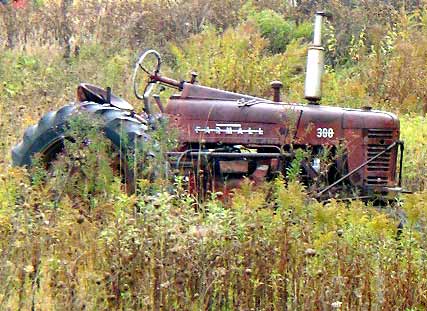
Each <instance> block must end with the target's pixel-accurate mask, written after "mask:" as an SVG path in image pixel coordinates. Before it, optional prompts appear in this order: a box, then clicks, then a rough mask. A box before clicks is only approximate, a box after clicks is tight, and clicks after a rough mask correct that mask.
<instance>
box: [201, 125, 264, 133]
mask: <svg viewBox="0 0 427 311" xmlns="http://www.w3.org/2000/svg"><path fill="white" fill-rule="evenodd" d="M194 132H196V134H199V133H204V134H225V135H233V134H237V135H244V134H248V135H264V130H263V129H262V128H260V127H259V128H258V129H253V128H251V127H248V128H242V125H241V124H232V123H230V124H229V123H217V124H215V127H212V128H211V127H209V126H206V127H201V126H196V127H195V128H194Z"/></svg>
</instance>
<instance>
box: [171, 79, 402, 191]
mask: <svg viewBox="0 0 427 311" xmlns="http://www.w3.org/2000/svg"><path fill="white" fill-rule="evenodd" d="M165 113H166V114H168V115H169V120H170V126H171V128H174V129H177V134H178V137H179V141H180V145H181V146H180V149H179V152H184V151H185V152H189V153H188V154H187V156H184V158H185V159H186V160H187V165H188V166H189V167H192V168H191V171H194V165H196V167H201V166H203V165H201V162H200V161H201V158H200V156H195V155H196V154H199V155H200V154H202V155H203V157H202V158H203V161H205V162H206V163H205V164H208V163H209V165H210V172H209V173H205V174H210V175H211V176H209V177H205V178H206V179H207V180H209V185H210V186H211V187H212V186H215V188H216V190H220V191H224V189H223V188H224V185H225V184H227V187H228V188H234V187H235V186H238V185H239V184H240V183H241V182H242V180H243V179H244V178H245V177H247V178H249V179H251V180H253V181H254V182H260V181H264V180H268V179H269V178H271V177H272V176H275V175H277V174H279V173H280V174H283V175H286V174H287V168H288V167H289V166H290V165H291V163H292V161H294V160H295V157H296V153H297V150H303V151H304V156H303V160H302V161H301V175H302V179H303V180H304V181H305V182H306V184H307V186H308V187H309V188H310V189H311V190H313V191H317V192H318V191H320V190H322V189H325V188H326V187H328V186H330V185H332V184H333V183H334V182H336V181H338V180H339V179H340V178H342V177H345V176H346V175H347V174H349V176H347V177H346V178H345V180H343V181H342V182H340V183H339V184H337V185H334V186H333V187H331V188H330V189H328V191H327V193H328V196H331V195H336V194H339V193H340V192H342V191H343V190H344V189H345V188H346V187H347V188H352V189H353V190H352V191H354V189H355V188H357V189H358V192H359V195H361V196H367V195H371V194H374V193H386V192H387V191H388V190H387V189H391V188H395V187H396V186H397V178H396V161H397V157H398V154H397V149H398V146H397V145H396V146H393V147H392V148H390V149H389V150H386V149H387V148H388V147H389V146H391V145H392V144H393V143H395V142H397V141H398V139H399V121H398V120H397V118H396V116H395V115H393V114H391V113H385V112H380V111H373V110H369V109H360V110H358V109H344V108H336V107H327V106H320V105H301V104H287V103H276V102H273V101H269V100H265V99H261V98H256V97H250V96H247V95H243V94H237V93H231V92H225V91H220V90H215V89H211V88H207V87H203V86H198V85H193V84H189V83H185V84H184V88H183V91H182V93H181V95H179V96H178V95H177V96H173V97H172V98H171V99H170V101H169V103H168V105H167V107H166V111H165ZM328 152H329V154H327V153H328ZM381 152H382V154H380V153H381ZM378 154H380V155H379V156H378V157H376V156H377V155H378ZM191 155H192V156H191ZM374 157H376V158H374ZM184 158H183V159H184ZM372 158H374V159H373V160H372ZM183 159H182V160H183ZM371 160H372V161H371ZM328 161H329V162H330V163H327V162H328ZM184 162H185V161H183V162H182V163H180V164H183V163H184ZM366 162H368V163H366ZM209 165H208V166H209ZM208 166H206V167H208ZM214 175H215V176H214ZM205 190H207V189H205ZM325 194H326V192H325Z"/></svg>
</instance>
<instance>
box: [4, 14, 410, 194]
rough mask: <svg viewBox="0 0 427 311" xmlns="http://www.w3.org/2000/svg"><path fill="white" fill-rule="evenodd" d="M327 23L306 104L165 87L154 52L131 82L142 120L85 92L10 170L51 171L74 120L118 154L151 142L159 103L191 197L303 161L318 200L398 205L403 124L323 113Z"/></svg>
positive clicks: (30, 138)
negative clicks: (123, 147) (78, 115)
mask: <svg viewBox="0 0 427 311" xmlns="http://www.w3.org/2000/svg"><path fill="white" fill-rule="evenodd" d="M325 16H327V14H325V13H323V12H317V13H316V17H315V23H314V25H315V27H314V38H313V42H312V44H311V45H310V47H309V49H308V58H307V73H306V81H305V98H306V99H307V100H308V104H293V103H284V102H281V99H280V87H281V83H280V82H278V81H275V82H272V83H271V85H272V88H273V93H274V96H273V100H268V99H262V98H257V97H253V96H248V95H244V94H238V93H232V92H228V91H224V90H220V89H214V88H210V87H206V86H201V85H198V83H197V81H196V77H197V76H196V74H194V75H192V78H191V81H176V80H174V79H171V78H167V77H165V76H162V75H161V74H160V67H161V58H160V55H159V53H158V52H156V51H155V50H149V51H146V52H145V53H143V54H142V55H141V57H140V58H139V60H138V62H137V64H136V66H135V72H134V90H135V95H136V97H137V98H138V99H141V100H143V101H144V112H143V113H141V114H137V113H136V112H135V111H134V109H133V107H132V106H131V105H130V104H129V103H127V102H126V101H124V100H123V99H121V98H119V97H117V96H115V95H113V94H112V93H111V89H109V88H107V89H106V90H104V89H102V88H99V87H96V86H93V85H90V84H80V85H79V86H78V90H77V102H76V103H73V104H70V105H67V106H64V107H63V108H61V109H59V110H58V111H56V112H49V113H47V114H46V115H45V116H44V117H43V118H42V119H41V120H40V121H39V122H38V124H37V125H34V126H32V127H30V128H28V129H27V130H26V131H25V134H24V138H23V141H22V142H21V143H19V144H18V145H16V146H15V147H14V148H13V151H12V158H13V163H14V165H18V166H25V165H27V166H30V165H31V163H32V162H31V161H32V157H33V156H34V155H35V154H36V153H39V154H42V155H43V156H44V157H45V158H46V159H47V161H51V160H52V159H54V158H55V154H57V153H58V152H60V151H61V148H63V140H64V128H65V124H66V123H67V121H68V119H69V118H70V116H72V115H73V113H74V112H75V111H77V110H78V111H83V112H84V113H87V115H89V116H92V115H94V116H95V115H96V116H99V117H100V118H101V119H102V120H103V128H104V131H103V132H104V134H105V136H106V137H107V138H108V139H110V140H111V142H112V143H113V145H116V146H119V145H120V144H121V142H120V140H121V139H123V136H126V137H125V138H126V139H127V140H129V141H142V142H144V141H146V140H149V139H150V135H149V133H148V132H149V128H150V123H151V122H154V121H152V120H158V119H159V116H158V115H159V114H157V117H155V114H154V113H152V104H151V102H153V101H154V103H156V105H157V106H158V110H160V118H162V119H167V120H168V125H167V126H168V127H169V128H171V129H174V131H175V132H176V133H177V139H178V147H176V148H175V149H174V150H170V151H168V152H166V157H165V158H166V159H168V162H169V163H170V167H171V168H174V171H179V172H180V174H182V175H183V176H185V178H186V180H187V181H188V186H189V188H191V191H195V192H198V193H201V192H204V193H208V192H209V191H212V190H214V191H221V192H223V193H224V195H226V194H227V193H228V192H229V191H230V190H231V189H234V188H236V187H238V186H239V185H240V184H241V183H242V181H243V180H245V179H249V180H251V181H253V182H254V183H260V182H263V181H265V180H270V179H272V178H274V177H275V176H278V175H283V176H285V177H286V176H287V172H288V171H289V168H290V167H291V166H292V165H294V166H295V161H296V160H298V161H299V163H298V166H299V170H300V179H301V180H302V181H303V182H304V183H306V185H307V187H308V189H309V190H310V192H311V193H312V194H313V195H314V196H315V197H317V198H318V199H321V200H323V199H328V198H331V197H341V198H343V197H346V196H349V197H350V198H353V197H357V198H362V199H367V200H370V199H373V198H378V197H390V196H391V197H393V196H394V195H395V194H396V193H399V192H401V191H402V189H401V186H402V160H403V149H404V147H403V142H402V141H400V140H399V131H400V129H399V120H398V119H397V117H396V116H395V115H394V114H392V113H388V112H381V111H376V110H372V109H370V108H369V107H364V108H362V109H345V108H337V107H330V106H321V105H319V101H320V99H321V76H322V72H323V57H324V49H323V48H322V45H321V25H322V19H323V18H324V17H325ZM147 57H151V58H154V59H155V60H156V65H155V68H154V69H153V70H148V69H147V68H145V61H146V58H147ZM138 72H139V74H140V73H142V72H145V73H146V74H147V76H148V80H147V84H146V86H145V89H144V91H143V92H139V88H140V86H141V84H140V83H139V81H138V79H136V77H137V73H138ZM156 84H160V85H162V86H166V87H171V88H174V89H176V90H177V91H179V92H178V93H177V94H176V95H173V96H171V97H170V98H169V100H168V103H167V105H163V104H162V103H161V101H160V98H159V96H158V95H151V93H152V90H153V87H154V86H155V85H156ZM129 148H130V147H129ZM298 154H299V156H297V155H298ZM345 190H346V191H345ZM347 190H350V191H347ZM344 192H345V193H346V194H345V195H344V194H343V193H344Z"/></svg>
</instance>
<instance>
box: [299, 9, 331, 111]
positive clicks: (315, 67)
mask: <svg viewBox="0 0 427 311" xmlns="http://www.w3.org/2000/svg"><path fill="white" fill-rule="evenodd" d="M323 17H331V15H330V14H327V13H325V12H316V18H315V21H314V35H313V43H312V44H311V45H310V46H309V48H308V53H307V70H306V76H305V91H304V97H305V99H307V100H308V101H309V102H310V104H318V102H319V101H320V99H321V98H322V75H323V67H324V63H325V61H324V55H325V49H324V48H323V46H322V23H323Z"/></svg>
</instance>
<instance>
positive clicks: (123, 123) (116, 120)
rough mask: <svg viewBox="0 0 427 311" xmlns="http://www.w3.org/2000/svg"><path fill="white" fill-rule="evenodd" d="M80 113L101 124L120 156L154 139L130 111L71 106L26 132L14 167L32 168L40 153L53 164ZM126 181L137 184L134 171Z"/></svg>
mask: <svg viewBox="0 0 427 311" xmlns="http://www.w3.org/2000/svg"><path fill="white" fill-rule="evenodd" d="M78 114H84V115H85V116H87V117H89V118H90V119H92V118H93V119H94V122H95V120H96V122H98V124H99V123H100V130H102V131H103V134H104V135H105V137H106V138H108V139H109V140H110V141H111V143H112V145H113V147H114V148H115V149H116V150H118V151H119V154H120V155H123V154H124V155H127V154H129V151H132V150H135V149H136V147H137V146H142V145H143V144H144V143H146V142H148V141H149V140H150V136H149V135H147V134H146V130H147V126H146V125H145V124H143V123H142V122H141V121H140V120H139V119H136V118H134V117H132V114H131V113H130V112H129V111H124V110H120V109H118V108H115V107H112V106H109V105H103V104H98V103H94V102H83V103H78V104H69V105H66V106H64V107H62V108H60V109H59V110H57V111H51V112H48V113H46V114H45V115H44V116H43V117H42V118H41V119H40V121H39V122H38V123H37V124H36V125H33V126H30V127H29V128H27V129H26V130H25V133H24V136H23V140H22V141H21V142H20V143H19V144H17V145H16V146H15V147H13V149H12V162H13V165H14V166H27V167H31V166H32V164H33V158H34V156H35V155H36V154H39V155H41V157H42V159H43V160H44V161H45V163H46V164H49V163H50V162H51V161H53V160H54V159H55V158H56V155H57V154H58V153H59V152H61V150H62V149H63V147H64V139H67V137H66V136H67V127H68V124H69V122H70V120H71V118H72V117H74V116H76V115H78ZM120 160H121V161H123V160H125V161H126V160H127V159H123V158H122V159H120ZM125 179H126V180H125V182H126V184H133V183H134V176H133V174H132V172H130V170H128V172H125ZM132 188H133V189H134V187H132ZM128 189H129V187H128Z"/></svg>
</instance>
